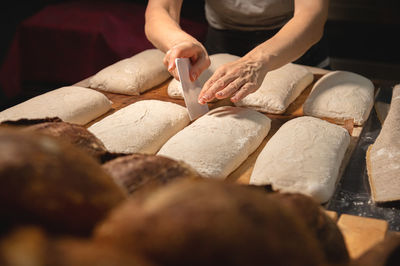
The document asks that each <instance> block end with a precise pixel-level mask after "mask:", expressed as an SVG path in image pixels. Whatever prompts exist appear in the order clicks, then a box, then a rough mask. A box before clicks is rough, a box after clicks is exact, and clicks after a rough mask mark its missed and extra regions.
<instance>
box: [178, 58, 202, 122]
mask: <svg viewBox="0 0 400 266" xmlns="http://www.w3.org/2000/svg"><path fill="white" fill-rule="evenodd" d="M175 65H176V69H177V71H178V75H179V79H180V82H181V85H182V90H183V99H184V100H185V104H186V107H187V109H188V112H189V117H190V120H191V121H193V120H195V119H196V118H199V117H200V116H202V115H204V114H205V113H207V112H208V110H209V109H208V105H207V104H204V105H203V104H199V102H198V101H197V98H198V97H199V94H200V91H201V86H200V85H199V82H198V80H196V81H195V82H192V81H191V80H190V78H189V69H190V60H189V58H176V59H175Z"/></svg>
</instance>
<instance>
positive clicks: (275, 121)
mask: <svg viewBox="0 0 400 266" xmlns="http://www.w3.org/2000/svg"><path fill="white" fill-rule="evenodd" d="M307 68H309V69H310V70H311V72H312V73H313V74H314V81H313V82H312V83H311V84H310V85H309V86H308V87H307V88H306V89H305V90H304V91H303V92H302V93H301V94H300V96H299V97H297V99H296V100H295V101H294V102H293V103H292V104H291V105H289V107H288V108H287V110H286V112H285V113H284V114H280V115H274V114H265V115H266V116H268V117H269V118H270V119H271V120H272V123H271V129H270V131H269V133H268V136H267V137H266V138H265V139H264V140H263V142H262V144H261V145H260V146H259V147H258V149H257V150H256V151H255V152H253V153H252V154H251V155H250V156H249V157H248V159H247V160H246V161H245V162H243V163H242V164H241V165H240V166H239V168H237V169H236V170H235V171H234V172H233V173H231V174H230V175H229V176H228V177H227V179H226V180H227V181H228V182H238V183H245V184H248V183H249V181H250V175H251V172H252V170H253V167H254V164H255V161H256V159H257V157H258V155H259V154H260V152H261V151H262V149H263V148H264V146H265V145H266V143H267V142H268V140H269V139H270V138H271V137H272V136H273V135H274V134H275V132H276V131H277V130H278V129H279V127H280V126H281V125H283V124H284V123H285V122H287V121H288V120H290V119H293V118H295V117H299V116H302V115H303V103H304V102H305V100H306V99H307V97H308V95H309V94H310V92H311V89H312V86H313V85H314V83H315V82H316V81H317V80H318V79H320V78H321V77H322V76H323V75H324V74H326V73H329V71H327V70H324V69H320V68H315V67H307ZM170 81H171V79H169V80H167V81H165V82H164V83H162V84H161V85H159V86H157V87H155V88H153V89H151V90H149V91H147V92H145V93H143V94H141V95H138V96H129V95H123V94H115V93H109V92H103V91H100V92H102V93H103V94H104V95H105V96H107V98H108V99H110V100H111V101H112V102H113V104H112V108H111V110H110V111H109V112H107V113H106V114H104V115H102V116H100V117H99V118H97V119H95V120H93V121H91V122H90V123H88V124H87V125H86V127H89V126H90V125H92V124H93V123H95V122H97V121H99V120H101V119H103V118H104V117H106V116H108V115H110V114H112V113H114V112H115V111H117V110H119V109H121V108H123V107H126V106H128V105H130V104H132V103H134V102H137V101H141V100H149V99H154V100H161V101H168V102H173V103H176V104H179V105H182V106H185V103H184V101H183V100H182V99H172V98H170V97H169V96H168V92H167V88H168V84H169V82H170ZM75 85H76V86H81V87H89V78H88V79H85V80H83V81H81V82H78V83H77V84H75ZM225 105H230V106H233V103H232V102H231V101H229V99H225V100H222V101H218V102H216V103H210V104H209V108H210V109H214V108H217V107H220V106H225ZM344 127H345V128H346V129H347V130H348V131H349V133H350V135H351V136H352V138H351V143H350V146H349V148H348V149H347V152H346V154H345V157H344V160H343V162H342V166H341V170H340V176H341V175H342V173H343V171H344V169H345V168H346V165H347V164H348V162H349V160H350V157H351V154H352V152H353V151H354V148H355V147H356V144H357V141H358V138H359V136H360V133H361V131H362V127H354V126H353V124H352V123H347V124H345V125H344Z"/></svg>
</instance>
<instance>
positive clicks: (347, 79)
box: [303, 71, 374, 125]
mask: <svg viewBox="0 0 400 266" xmlns="http://www.w3.org/2000/svg"><path fill="white" fill-rule="evenodd" d="M373 104H374V84H373V83H372V82H371V81H370V80H369V79H367V78H365V77H363V76H360V75H358V74H355V73H352V72H347V71H334V72H332V73H329V74H326V75H325V76H323V77H322V78H321V79H320V80H318V81H317V82H316V83H315V85H314V87H313V89H312V91H311V94H310V96H309V97H308V98H307V100H306V102H305V103H304V106H303V112H304V114H305V115H311V116H315V117H320V118H323V117H326V118H332V119H334V121H335V122H338V123H343V122H344V121H345V120H348V119H353V121H354V124H355V125H362V124H363V123H364V122H365V120H367V118H368V116H369V113H370V111H371V108H372V106H373Z"/></svg>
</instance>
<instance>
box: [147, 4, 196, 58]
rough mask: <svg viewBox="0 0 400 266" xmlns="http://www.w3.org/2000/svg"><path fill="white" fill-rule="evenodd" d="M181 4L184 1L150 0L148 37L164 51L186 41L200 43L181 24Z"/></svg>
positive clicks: (148, 7)
mask: <svg viewBox="0 0 400 266" xmlns="http://www.w3.org/2000/svg"><path fill="white" fill-rule="evenodd" d="M181 5H182V1H157V0H156V1H155V0H150V1H149V3H148V6H147V9H146V14H145V15H146V23H145V33H146V37H147V39H148V40H149V41H150V42H151V43H152V44H153V45H154V46H155V47H157V48H158V49H160V50H162V51H164V52H166V51H168V50H169V49H171V47H173V46H175V45H177V44H179V43H182V42H185V41H190V42H194V43H199V42H198V41H197V40H196V39H195V38H193V37H192V36H190V35H189V34H187V33H186V32H184V31H183V30H182V29H181V27H180V26H179V15H180V9H181Z"/></svg>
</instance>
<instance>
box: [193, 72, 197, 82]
mask: <svg viewBox="0 0 400 266" xmlns="http://www.w3.org/2000/svg"><path fill="white" fill-rule="evenodd" d="M196 78H197V75H196V73H193V74H192V81H195V80H196Z"/></svg>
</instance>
